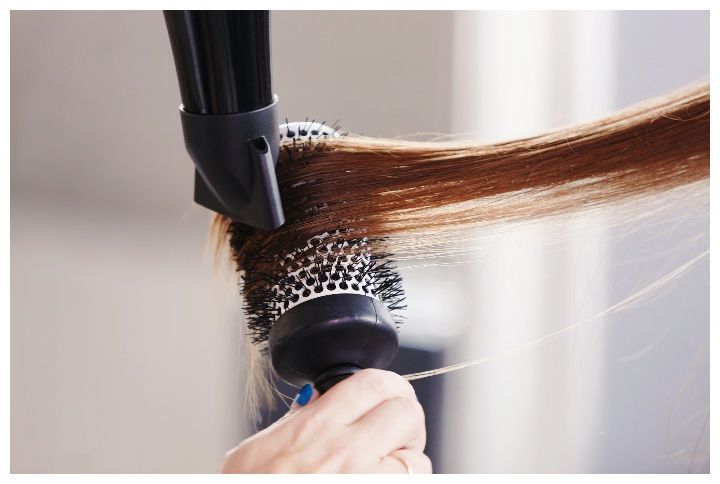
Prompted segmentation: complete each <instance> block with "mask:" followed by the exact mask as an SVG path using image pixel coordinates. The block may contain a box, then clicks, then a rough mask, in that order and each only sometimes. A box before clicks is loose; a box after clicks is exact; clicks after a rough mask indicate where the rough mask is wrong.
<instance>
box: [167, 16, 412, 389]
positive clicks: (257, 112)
mask: <svg viewBox="0 0 720 484" xmlns="http://www.w3.org/2000/svg"><path fill="white" fill-rule="evenodd" d="M165 21H166V25H167V29H168V34H169V36H170V43H171V46H172V49H173V56H174V58H175V66H176V69H177V74H178V80H179V84H180V94H181V97H182V100H183V105H182V106H181V108H180V111H181V119H182V122H183V132H184V135H185V143H186V146H187V149H188V152H189V153H190V155H191V158H192V159H193V162H194V163H195V168H196V177H195V200H196V202H198V203H200V204H201V205H203V206H205V207H207V208H210V209H212V210H214V211H216V212H219V213H221V214H223V215H225V216H227V217H228V218H230V219H231V220H232V221H233V224H235V226H236V227H246V228H243V229H241V231H247V227H248V226H251V227H254V228H255V229H260V230H277V229H279V228H280V227H281V226H282V225H283V223H284V221H285V217H284V211H283V207H282V202H281V198H280V192H279V188H278V183H277V179H276V174H275V165H276V164H277V162H278V158H279V150H280V146H281V145H282V146H285V147H288V148H289V147H291V146H292V148H293V150H294V151H297V150H298V147H299V146H300V148H299V150H300V151H302V146H303V145H304V144H310V143H312V141H313V139H318V138H328V137H337V136H339V134H338V133H337V131H336V130H334V129H333V128H330V127H328V126H325V125H324V124H323V123H315V122H307V121H306V122H298V123H287V124H285V125H283V126H281V127H278V124H277V121H276V114H275V113H276V108H277V103H278V98H277V96H273V95H272V91H271V87H270V86H271V85H270V48H269V38H270V36H269V13H268V12H267V11H252V12H245V11H166V12H165ZM293 150H290V151H293ZM280 230H282V229H280ZM290 240H292V241H291V242H289V243H288V247H287V248H286V250H284V251H281V253H277V254H271V255H267V254H263V253H261V251H258V252H257V254H256V257H250V259H251V260H253V262H252V263H250V264H249V266H246V267H245V268H244V269H245V271H244V275H243V282H244V285H245V288H244V294H245V313H246V316H247V325H248V328H249V332H250V335H251V338H252V341H253V342H254V343H256V344H259V345H262V347H263V349H264V350H265V351H267V352H268V353H269V356H270V359H271V361H272V365H273V368H274V370H275V372H276V373H277V374H278V375H279V376H280V377H281V378H282V379H284V380H285V381H287V382H288V383H291V384H294V385H298V386H299V385H303V384H305V383H312V384H313V385H314V386H315V387H316V388H317V389H318V390H319V391H320V392H321V393H324V392H325V391H327V390H328V389H329V388H330V387H332V386H333V385H334V384H335V383H337V382H339V381H341V380H343V379H344V378H347V377H348V376H350V375H352V374H353V373H355V372H356V371H358V370H360V369H362V368H386V367H387V366H388V365H389V364H390V362H391V361H392V360H393V358H394V357H395V354H396V352H397V348H398V337H397V331H396V328H397V320H398V317H397V316H395V317H394V316H393V312H394V311H396V310H398V309H402V307H403V306H402V302H403V292H402V288H401V280H400V276H399V275H398V274H397V273H396V272H395V270H394V267H393V266H392V264H391V263H390V262H389V261H388V258H389V256H388V254H383V253H381V252H379V250H378V249H377V248H376V247H377V246H378V244H379V243H380V242H381V241H376V240H370V239H367V238H362V237H357V236H355V235H354V233H353V231H352V230H350V229H341V228H331V229H329V230H328V231H327V232H325V233H323V234H318V235H317V236H315V237H313V238H311V239H309V240H302V241H299V240H294V239H290ZM231 244H232V240H231Z"/></svg>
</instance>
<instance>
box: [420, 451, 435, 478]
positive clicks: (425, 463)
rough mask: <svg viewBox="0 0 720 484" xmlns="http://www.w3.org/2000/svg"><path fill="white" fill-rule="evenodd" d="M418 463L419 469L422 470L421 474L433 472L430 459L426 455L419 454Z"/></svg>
mask: <svg viewBox="0 0 720 484" xmlns="http://www.w3.org/2000/svg"><path fill="white" fill-rule="evenodd" d="M419 462H420V465H421V466H422V467H421V468H422V470H423V472H426V473H428V474H432V472H433V465H432V460H430V457H428V456H427V454H420V457H419Z"/></svg>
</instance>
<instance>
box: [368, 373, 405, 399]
mask: <svg viewBox="0 0 720 484" xmlns="http://www.w3.org/2000/svg"><path fill="white" fill-rule="evenodd" d="M357 375H358V378H359V380H360V381H361V382H362V383H363V385H365V386H367V387H369V388H371V389H372V390H375V391H382V392H384V393H387V394H407V395H412V397H413V398H415V389H414V388H413V387H412V385H411V384H410V382H408V381H407V380H406V379H405V378H403V377H402V376H400V375H398V374H397V373H393V372H391V371H387V370H379V369H377V368H366V369H364V370H360V371H359V372H357Z"/></svg>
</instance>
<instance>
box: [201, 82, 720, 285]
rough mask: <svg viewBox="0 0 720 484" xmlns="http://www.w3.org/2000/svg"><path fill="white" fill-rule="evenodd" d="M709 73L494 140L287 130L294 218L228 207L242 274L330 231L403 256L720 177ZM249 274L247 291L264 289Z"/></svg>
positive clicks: (228, 233)
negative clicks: (268, 227) (602, 113)
mask: <svg viewBox="0 0 720 484" xmlns="http://www.w3.org/2000/svg"><path fill="white" fill-rule="evenodd" d="M709 127H710V92H709V85H708V84H707V83H704V84H699V85H694V86H691V87H688V88H685V89H682V90H680V91H677V92H674V93H671V94H669V95H666V96H663V97H660V98H657V99H653V100H650V101H648V102H645V103H642V104H639V105H636V106H633V107H631V108H629V109H625V110H623V111H621V112H619V113H617V114H615V115H612V116H610V117H607V118H605V119H601V120H598V121H595V122H592V123H587V124H582V125H579V126H572V127H569V128H564V129H559V130H556V131H552V132H549V133H546V134H541V135H538V136H533V137H529V138H524V139H519V140H513V141H507V142H501V143H493V144H478V143H472V142H417V141H402V140H396V139H377V138H368V137H362V136H353V135H349V136H345V137H341V138H328V139H320V140H316V141H314V142H304V143H294V142H289V141H288V142H285V143H284V144H283V147H282V150H281V157H280V161H279V163H278V166H277V176H278V181H279V184H280V190H281V195H282V200H283V206H284V209H285V215H286V219H287V222H286V224H285V225H284V226H283V227H281V228H280V229H278V230H275V231H272V232H264V231H261V230H256V229H252V228H250V227H248V226H245V225H242V224H239V223H234V222H231V221H229V220H227V219H225V218H224V217H221V216H218V217H217V220H216V223H215V229H214V230H215V233H216V234H217V236H218V241H219V244H225V243H227V242H229V244H230V249H231V254H232V259H233V260H234V262H235V264H236V267H237V269H238V271H240V273H241V274H248V273H250V272H253V271H260V272H262V271H265V272H267V271H268V270H270V266H271V265H272V260H273V258H274V257H277V256H278V254H282V253H283V252H286V251H288V250H291V249H292V248H294V247H298V243H299V242H303V243H304V241H306V240H309V239H311V238H312V237H315V236H317V235H319V234H323V233H333V232H335V231H337V230H342V231H345V232H346V233H348V234H351V235H352V237H365V238H367V239H368V240H370V241H372V243H373V245H374V247H377V248H379V250H381V251H383V252H384V253H387V254H394V255H395V258H403V259H406V258H424V257H432V256H435V255H437V254H442V253H448V252H452V251H453V250H454V249H456V248H457V247H459V246H460V245H462V244H463V243H467V238H468V237H467V234H469V233H471V232H477V231H476V230H474V229H477V228H484V227H492V226H495V227H496V226H498V225H502V224H505V223H507V222H513V221H530V220H537V219H540V218H542V217H547V216H553V215H561V214H567V213H574V212H577V211H579V210H585V209H591V208H596V207H604V206H607V205H609V204H615V203H623V202H629V201H632V200H635V199H638V198H639V197H646V196H648V195H653V194H658V193H661V192H666V191H671V190H672V189H674V188H678V187H682V186H686V185H689V184H692V183H694V182H699V181H702V180H705V179H707V178H708V175H709V172H710V163H709V155H710V132H709ZM252 284H253V282H252V278H246V279H245V284H244V286H243V292H244V294H245V295H247V294H249V293H250V292H251V291H252V290H253V287H252Z"/></svg>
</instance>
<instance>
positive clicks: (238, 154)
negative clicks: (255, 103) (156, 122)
mask: <svg viewBox="0 0 720 484" xmlns="http://www.w3.org/2000/svg"><path fill="white" fill-rule="evenodd" d="M276 106H277V96H275V97H274V99H273V102H272V104H270V105H269V106H266V107H264V108H261V109H258V110H255V111H251V112H248V113H235V114H194V113H189V112H187V111H185V110H184V109H182V107H181V109H180V113H181V118H182V125H183V133H184V135H185V146H186V148H187V150H188V153H189V154H190V157H191V158H192V160H193V162H194V163H195V201H196V202H197V203H199V204H200V205H202V206H204V207H207V208H209V209H211V210H215V211H216V212H219V213H222V214H224V215H227V216H228V217H230V218H232V219H233V220H235V221H237V222H242V223H245V224H247V225H251V226H253V227H258V228H262V229H265V230H272V229H276V228H278V227H280V226H281V225H282V224H283V223H285V216H284V213H283V208H282V201H281V199H280V190H279V189H278V184H277V179H276V177H275V165H276V164H277V159H278V155H279V152H280V135H279V128H278V120H277V112H276Z"/></svg>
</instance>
